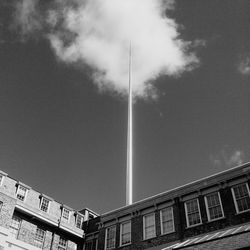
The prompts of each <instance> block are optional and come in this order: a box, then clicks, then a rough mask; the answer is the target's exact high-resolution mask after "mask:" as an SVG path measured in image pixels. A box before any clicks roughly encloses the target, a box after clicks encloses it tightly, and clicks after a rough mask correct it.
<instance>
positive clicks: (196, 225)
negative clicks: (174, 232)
mask: <svg viewBox="0 0 250 250" xmlns="http://www.w3.org/2000/svg"><path fill="white" fill-rule="evenodd" d="M202 224H203V223H202V222H201V223H199V224H195V225H192V226H187V227H186V229H189V228H193V227H198V226H200V225H202Z"/></svg>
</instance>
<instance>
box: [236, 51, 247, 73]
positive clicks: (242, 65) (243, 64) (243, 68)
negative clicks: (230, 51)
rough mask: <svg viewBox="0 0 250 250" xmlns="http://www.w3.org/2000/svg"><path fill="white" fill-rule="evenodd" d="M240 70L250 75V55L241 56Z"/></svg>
mask: <svg viewBox="0 0 250 250" xmlns="http://www.w3.org/2000/svg"><path fill="white" fill-rule="evenodd" d="M238 70H239V72H240V73H241V74H243V75H250V55H245V56H242V57H241V60H240V63H239V65H238Z"/></svg>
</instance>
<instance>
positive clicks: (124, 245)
mask: <svg viewBox="0 0 250 250" xmlns="http://www.w3.org/2000/svg"><path fill="white" fill-rule="evenodd" d="M131 244H132V243H131V242H130V243H127V244H123V245H120V246H119V248H122V247H126V246H129V245H131Z"/></svg>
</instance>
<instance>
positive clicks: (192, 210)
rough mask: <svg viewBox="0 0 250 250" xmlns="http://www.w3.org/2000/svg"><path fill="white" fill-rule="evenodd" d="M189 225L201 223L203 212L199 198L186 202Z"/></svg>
mask: <svg viewBox="0 0 250 250" xmlns="http://www.w3.org/2000/svg"><path fill="white" fill-rule="evenodd" d="M185 211H186V220H187V226H188V227H190V226H194V225H199V224H201V213H200V207H199V202H198V199H193V200H190V201H187V202H185Z"/></svg>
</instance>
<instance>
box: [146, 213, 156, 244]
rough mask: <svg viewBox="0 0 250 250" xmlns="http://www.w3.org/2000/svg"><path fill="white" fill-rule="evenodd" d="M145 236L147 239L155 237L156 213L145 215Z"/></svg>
mask: <svg viewBox="0 0 250 250" xmlns="http://www.w3.org/2000/svg"><path fill="white" fill-rule="evenodd" d="M144 237H145V239H149V238H152V237H155V215H154V213H153V214H149V215H145V216H144Z"/></svg>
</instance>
